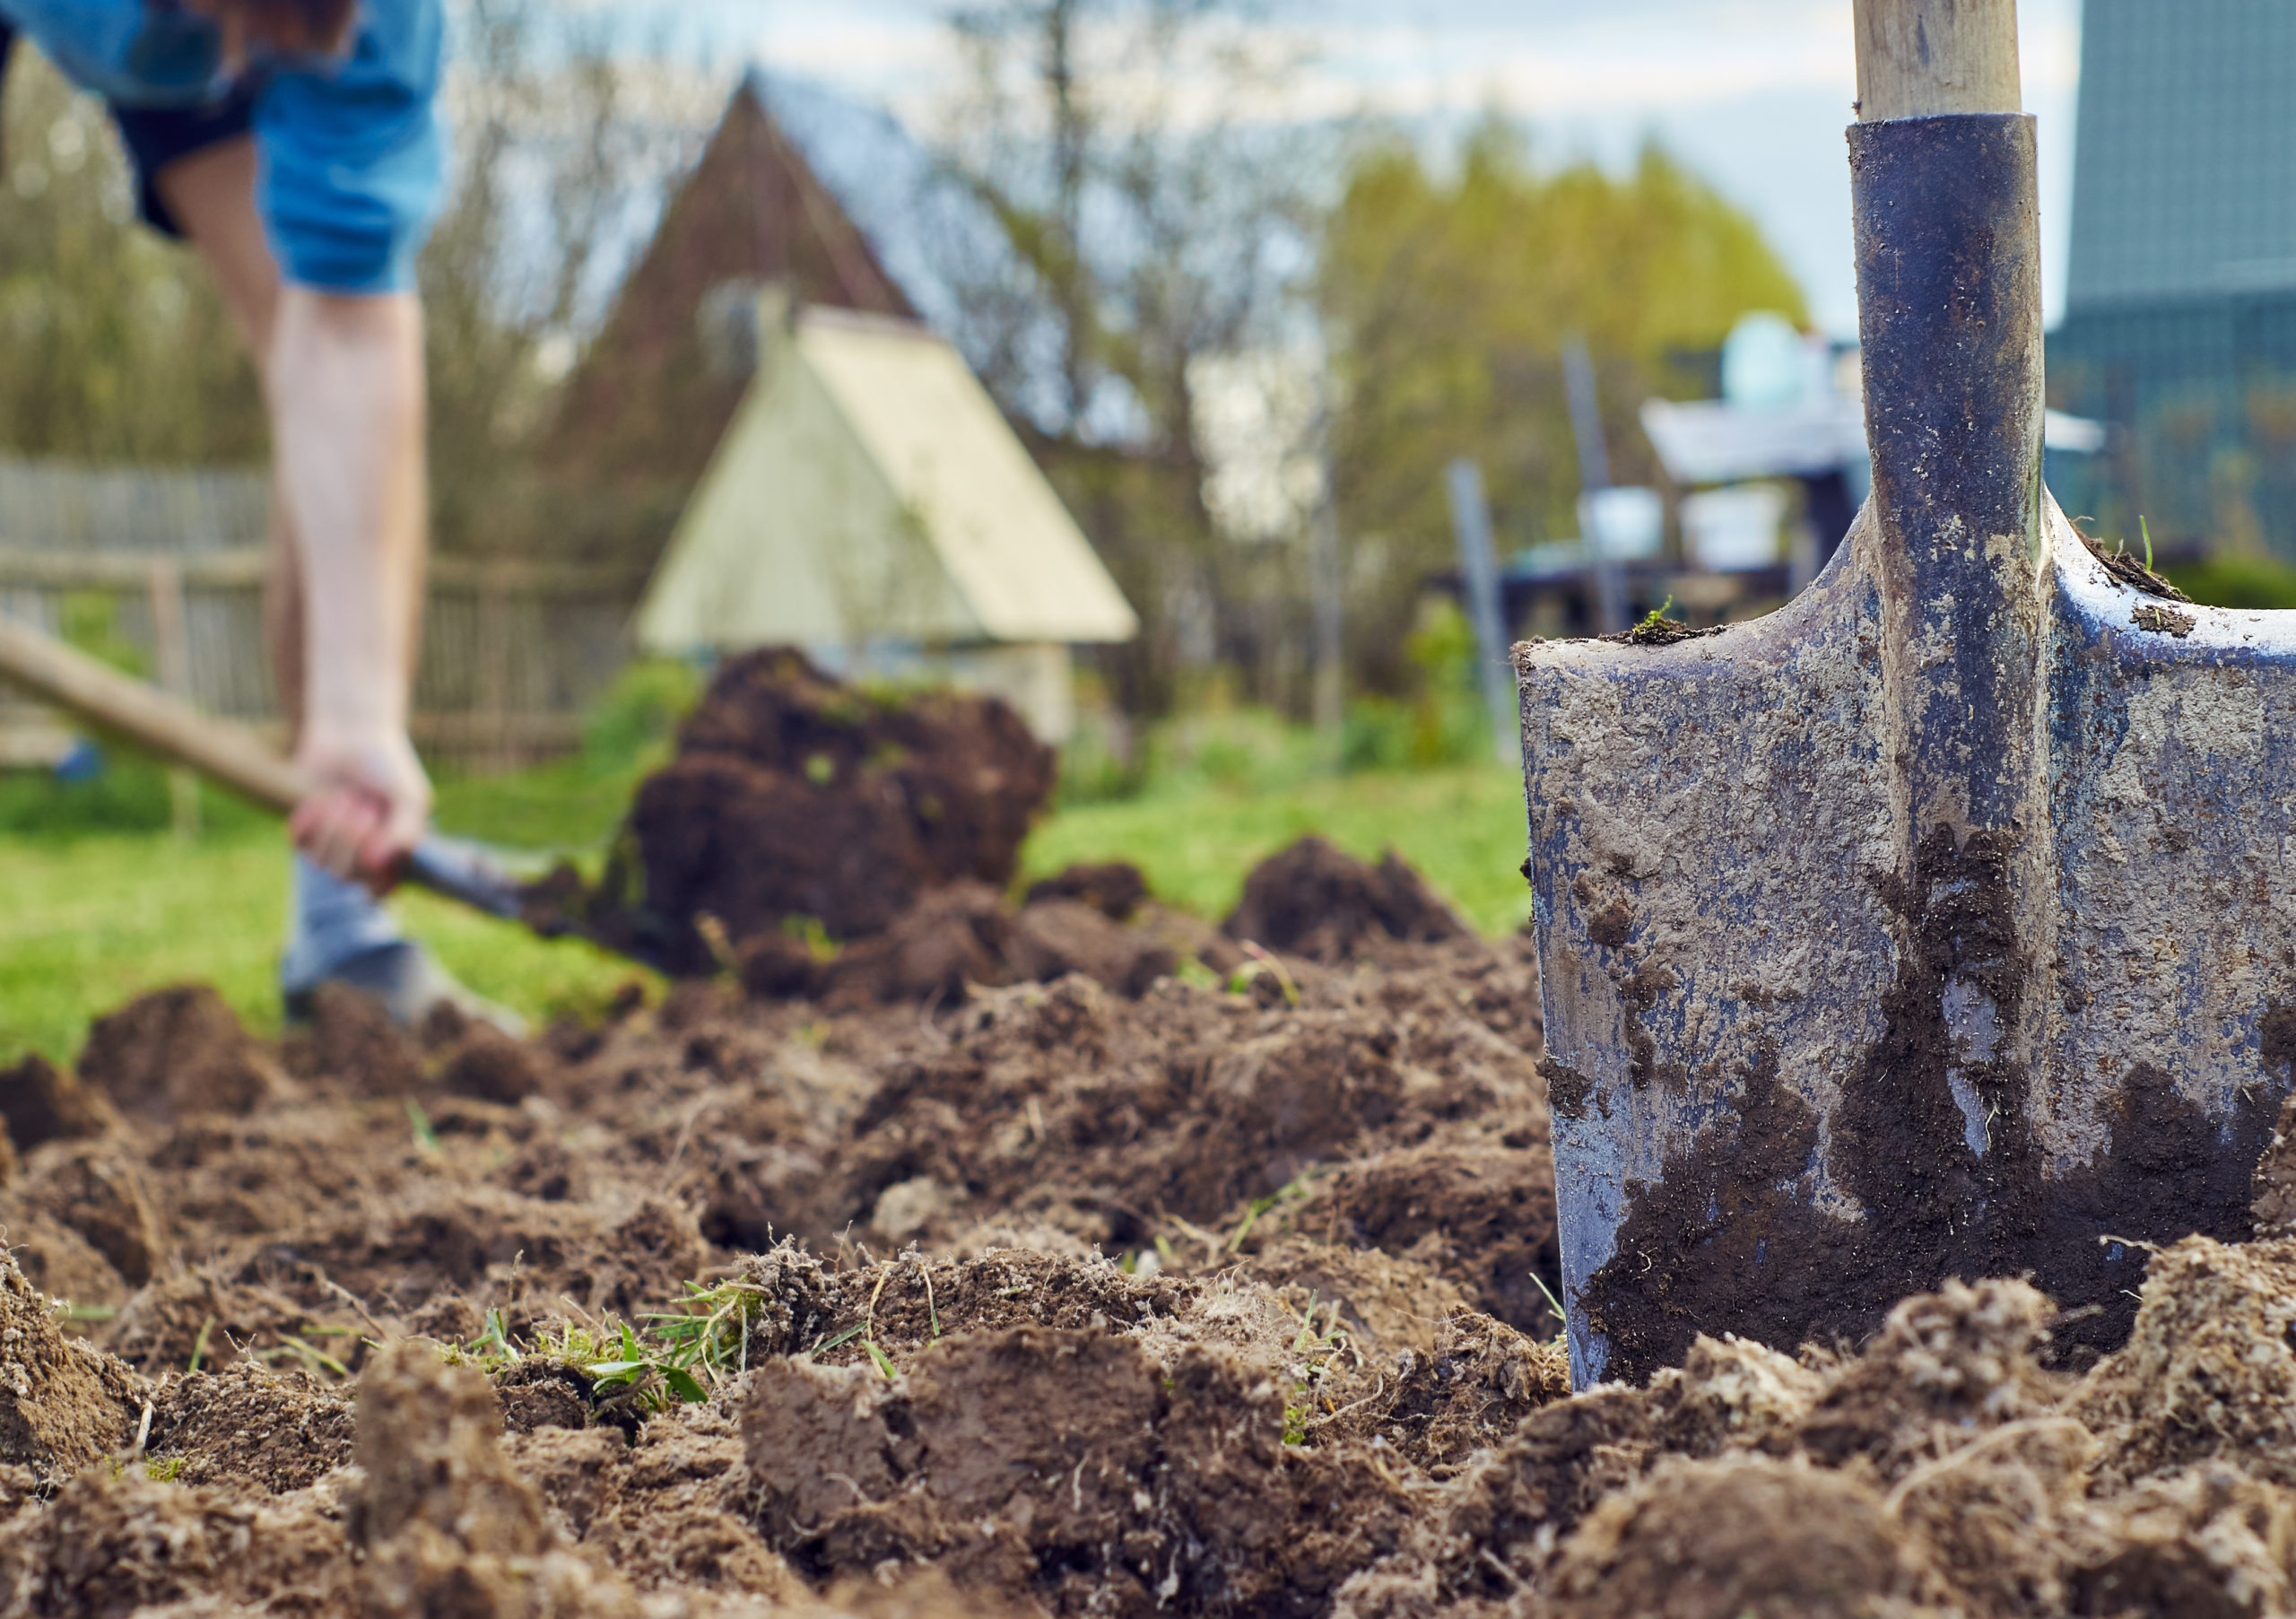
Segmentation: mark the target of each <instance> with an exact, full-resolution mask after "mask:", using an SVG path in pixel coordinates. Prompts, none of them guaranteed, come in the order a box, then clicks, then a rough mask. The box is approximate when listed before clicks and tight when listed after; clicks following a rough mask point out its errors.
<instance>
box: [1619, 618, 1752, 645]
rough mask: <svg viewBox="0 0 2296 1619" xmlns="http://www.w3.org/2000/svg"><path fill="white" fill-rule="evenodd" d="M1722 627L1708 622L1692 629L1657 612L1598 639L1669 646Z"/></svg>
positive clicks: (1620, 642)
mask: <svg viewBox="0 0 2296 1619" xmlns="http://www.w3.org/2000/svg"><path fill="white" fill-rule="evenodd" d="M1721 632H1722V627H1721V626H1720V625H1719V624H1709V625H1708V626H1707V627H1706V628H1705V629H1703V630H1693V629H1692V628H1691V627H1690V626H1689V625H1688V624H1686V623H1684V622H1683V621H1682V620H1681V619H1678V618H1667V617H1665V615H1663V614H1657V613H1653V614H1649V615H1648V617H1645V618H1642V619H1639V620H1637V621H1636V622H1634V623H1633V624H1632V625H1631V626H1630V627H1628V628H1627V629H1624V630H1613V631H1611V633H1609V634H1608V635H1604V636H1597V637H1596V640H1606V641H1615V642H1616V643H1618V644H1619V645H1621V646H1626V647H1671V646H1673V645H1674V643H1675V642H1677V641H1685V640H1699V639H1700V637H1701V636H1708V635H1719V634H1720V633H1721Z"/></svg>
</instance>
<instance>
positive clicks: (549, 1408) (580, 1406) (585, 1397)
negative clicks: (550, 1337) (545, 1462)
mask: <svg viewBox="0 0 2296 1619" xmlns="http://www.w3.org/2000/svg"><path fill="white" fill-rule="evenodd" d="M494 1394H495V1398H496V1400H497V1401H498V1402H499V1403H500V1406H501V1407H502V1428H503V1432H506V1433H532V1432H535V1430H536V1429H538V1428H572V1429H577V1430H579V1429H584V1428H587V1427H588V1426H589V1425H590V1380H589V1379H588V1378H587V1376H586V1375H584V1374H583V1373H581V1372H579V1371H575V1370H574V1368H572V1367H571V1366H568V1365H564V1364H562V1363H561V1362H556V1361H544V1360H526V1361H520V1362H518V1363H517V1365H515V1366H513V1367H511V1368H510V1369H509V1371H505V1372H503V1373H502V1374H501V1375H500V1377H498V1378H496V1379H495V1380H494Z"/></svg>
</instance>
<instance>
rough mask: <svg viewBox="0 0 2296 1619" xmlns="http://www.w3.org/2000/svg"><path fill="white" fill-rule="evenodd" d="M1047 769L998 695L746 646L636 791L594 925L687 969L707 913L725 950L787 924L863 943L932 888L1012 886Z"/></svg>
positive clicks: (708, 965) (707, 953)
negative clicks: (857, 679) (893, 687)
mask: <svg viewBox="0 0 2296 1619" xmlns="http://www.w3.org/2000/svg"><path fill="white" fill-rule="evenodd" d="M1052 775H1053V755H1052V752H1051V750H1050V749H1048V748H1047V747H1045V746H1044V745H1043V744H1041V743H1039V742H1038V741H1037V740H1036V739H1035V738H1034V737H1032V736H1030V735H1029V732H1028V728H1027V727H1026V726H1025V725H1023V724H1022V721H1021V718H1020V717H1019V716H1018V715H1016V714H1015V713H1014V712H1013V710H1012V709H1010V708H1008V707H1006V706H1005V704H1004V703H1002V702H1000V701H996V700H995V699H993V698H982V697H969V696H963V695H961V694H958V693H955V692H920V693H914V694H907V695H902V696H899V697H895V696H889V695H885V694H882V693H878V692H870V691H864V690H861V689H858V688H856V687H851V686H846V685H842V684H839V683H837V682H835V681H832V680H831V679H830V678H828V677H827V676H825V675H822V673H821V671H819V670H818V669H816V668H814V667H813V665H812V664H810V663H808V662H807V661H806V660H805V658H804V657H803V656H802V655H801V654H799V653H797V652H795V651H791V650H787V649H783V650H768V651H761V652H756V653H752V654H751V655H749V656H747V657H741V658H736V659H735V660H733V661H732V662H730V663H728V664H726V666H724V667H723V668H722V669H721V670H720V671H719V673H718V678H717V679H716V681H715V682H713V683H712V684H711V686H710V688H709V692H708V694H707V695H706V696H704V697H703V699H702V701H701V702H700V705H699V706H698V707H697V708H696V709H694V711H693V712H692V713H691V715H690V716H688V717H687V719H686V721H685V723H684V725H683V727H681V728H680V730H679V734H678V752H677V756H676V758H675V759H674V761H673V762H671V763H670V764H669V765H668V766H667V767H666V768H665V769H664V770H660V771H658V772H657V773H656V774H655V775H654V776H652V777H650V778H648V780H647V781H646V783H645V785H644V786H642V787H641V788H639V792H638V796H637V799H636V801H635V802H634V803H633V804H632V805H631V812H630V819H629V822H628V823H627V826H626V828H625V832H624V837H623V840H622V843H621V845H620V846H619V847H618V849H617V851H616V853H615V855H614V856H613V859H612V860H611V862H610V864H609V866H608V869H607V872H606V875H605V878H604V882H603V883H602V885H601V886H600V888H599V890H598V892H597V893H596V895H595V896H593V897H592V899H591V900H590V901H589V902H588V907H587V909H588V912H589V917H590V921H591V923H592V925H593V926H594V927H596V928H597V929H598V930H599V931H600V933H601V934H602V936H605V937H607V938H608V939H609V941H615V940H621V941H626V942H635V943H638V944H641V945H642V946H643V947H645V948H646V949H647V950H648V952H649V953H651V954H653V955H654V956H655V957H656V958H657V959H659V960H662V961H663V962H665V964H666V965H668V966H669V967H670V968H672V969H673V970H674V971H679V972H687V973H697V972H707V971H710V970H711V969H712V967H713V966H714V965H715V964H716V961H717V954H718V953H717V951H715V950H713V949H712V947H711V945H710V943H709V938H708V936H707V935H706V934H705V932H704V931H703V930H702V929H701V928H700V927H699V926H698V924H697V919H698V918H701V917H703V916H708V917H710V918H715V920H716V924H717V926H718V927H720V928H722V929H723V933H724V937H725V939H726V940H727V941H729V942H730V943H731V944H735V945H738V944H742V943H743V942H744V941H746V940H749V939H752V938H755V937H758V936H761V935H764V934H770V933H775V932H778V931H779V930H780V928H781V927H782V926H783V924H784V923H785V922H787V921H796V920H809V921H811V922H812V923H813V924H816V925H818V926H819V927H822V928H825V929H826V930H827V931H828V933H829V934H830V936H832V937H834V938H837V939H840V940H854V939H861V938H865V937H867V936H871V935H873V934H877V933H881V932H883V930H884V929H885V928H887V927H891V925H892V924H893V922H894V921H895V919H896V918H899V917H900V916H901V915H902V914H903V913H904V912H906V911H907V910H909V908H910V906H911V905H913V904H914V903H915V902H916V901H917V900H918V896H919V895H921V894H923V893H925V892H927V891H928V890H930V889H933V888H936V887H940V886H943V885H945V884H947V883H954V882H958V881H960V880H966V879H970V880H971V881H974V882H978V883H987V884H989V885H990V886H992V887H1002V886H1003V885H1004V884H1005V883H1007V882H1009V881H1010V880H1011V878H1012V875H1013V865H1014V862H1015V860H1016V858H1017V857H1018V855H1019V852H1020V847H1021V840H1022V838H1023V837H1025V836H1026V835H1027V832H1028V830H1029V824H1030V822H1031V820H1032V819H1033V817H1034V816H1035V814H1036V813H1037V811H1038V810H1039V808H1040V807H1041V806H1042V805H1043V804H1044V802H1045V799H1046V797H1047V796H1048V794H1049V792H1050V791H1051V788H1052ZM832 829H833V835H832Z"/></svg>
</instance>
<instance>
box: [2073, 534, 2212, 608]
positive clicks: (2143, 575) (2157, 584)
mask: <svg viewBox="0 0 2296 1619" xmlns="http://www.w3.org/2000/svg"><path fill="white" fill-rule="evenodd" d="M2081 543H2082V544H2083V545H2086V546H2087V547H2088V548H2089V554H2090V555H2091V556H2092V557H2095V558H2096V559H2097V560H2098V561H2100V562H2102V563H2103V564H2104V565H2105V571H2106V572H2107V573H2109V574H2111V575H2112V576H2113V580H2114V582H2115V583H2117V584H2122V585H2126V586H2127V587H2128V588H2130V589H2132V590H2142V591H2143V592H2144V594H2145V595H2147V596H2159V597H2161V599H2162V600H2163V601H2171V602H2190V601H2191V600H2192V597H2190V596H2187V595H2186V594H2185V593H2184V592H2183V591H2181V590H2179V589H2178V588H2176V587H2175V586H2174V585H2171V584H2170V583H2169V581H2168V580H2167V579H2163V578H2161V576H2160V575H2159V574H2157V573H2155V572H2153V571H2152V570H2151V569H2150V568H2147V567H2146V566H2145V565H2144V563H2142V562H2140V561H2137V560H2136V559H2135V557H2133V556H2131V555H2129V554H2128V553H2127V552H2126V551H2107V550H2106V549H2105V548H2104V546H2103V545H2102V544H2100V543H2099V542H2097V541H2095V540H2092V539H2091V538H2090V537H2089V536H2088V535H2085V534H2084V535H2082V536H2081ZM2177 616H2179V617H2180V618H2181V617H2183V616H2184V615H2183V614H2178V615H2177ZM2144 627H2145V628H2150V626H2149V625H2147V626H2144ZM2186 627H2187V629H2189V628H2190V627H2191V621H2190V620H2189V619H2187V620H2186Z"/></svg>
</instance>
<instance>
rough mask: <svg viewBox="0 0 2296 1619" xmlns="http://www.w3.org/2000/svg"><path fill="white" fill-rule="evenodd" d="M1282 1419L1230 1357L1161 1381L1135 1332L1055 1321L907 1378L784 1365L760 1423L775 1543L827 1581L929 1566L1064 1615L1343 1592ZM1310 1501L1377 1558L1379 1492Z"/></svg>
mask: <svg viewBox="0 0 2296 1619" xmlns="http://www.w3.org/2000/svg"><path fill="white" fill-rule="evenodd" d="M1283 1426H1284V1413H1283V1397H1282V1395H1281V1393H1280V1392H1279V1391H1278V1389H1277V1388H1275V1387H1274V1385H1273V1384H1272V1383H1269V1382H1266V1381H1264V1380H1260V1379H1259V1378H1258V1377H1257V1374H1255V1373H1253V1372H1251V1371H1247V1370H1246V1369H1245V1368H1244V1367H1242V1366H1241V1365H1239V1363H1238V1362H1235V1361H1234V1360H1233V1359H1232V1358H1231V1357H1228V1356H1226V1355H1223V1354H1220V1353H1218V1352H1216V1351H1210V1350H1205V1349H1197V1348H1189V1349H1187V1350H1184V1351H1182V1352H1181V1353H1180V1354H1179V1355H1178V1357H1177V1358H1176V1360H1175V1361H1174V1362H1172V1363H1171V1364H1170V1366H1168V1367H1166V1368H1163V1369H1161V1371H1160V1369H1159V1368H1158V1367H1157V1366H1156V1365H1154V1364H1153V1363H1152V1362H1151V1361H1150V1360H1149V1358H1148V1357H1147V1355H1146V1354H1144V1351H1143V1350H1142V1348H1141V1347H1140V1346H1139V1345H1137V1344H1136V1343H1135V1342H1133V1341H1131V1340H1129V1339H1127V1338H1123V1337H1117V1336H1109V1335H1108V1334H1106V1333H1095V1332H1074V1331H1059V1330H1053V1329H1047V1328H1041V1327H1021V1328H1016V1329H1013V1330H1010V1331H1005V1332H996V1333H988V1334H979V1335H974V1336H966V1337H961V1338H950V1339H947V1340H944V1341H943V1342H941V1343H938V1344H935V1345H932V1346H931V1347H929V1348H927V1349H926V1350H925V1351H923V1352H922V1353H920V1354H918V1355H917V1356H916V1357H915V1359H914V1360H913V1361H912V1362H910V1364H909V1366H908V1367H907V1368H906V1369H904V1371H903V1372H902V1375H901V1376H900V1377H899V1378H898V1379H897V1380H893V1381H891V1382H888V1381H887V1380H885V1379H884V1377H883V1374H882V1373H881V1372H880V1371H877V1370H876V1369H875V1368H874V1367H855V1368H844V1369H839V1368H831V1367H822V1366H815V1365H813V1364H810V1363H808V1362H804V1361H802V1360H799V1361H777V1362H770V1363H769V1364H768V1365H767V1366H765V1367H763V1368H761V1370H760V1371H759V1372H758V1373H757V1374H756V1376H755V1377H754V1378H753V1379H752V1385H751V1391H750V1397H749V1405H748V1407H747V1410H746V1413H745V1414H744V1420H743V1427H744V1435H745V1439H746V1443H747V1446H748V1458H749V1467H750V1471H751V1473H752V1475H753V1476H754V1477H755V1478H756V1480H757V1482H758V1484H759V1485H760V1487H761V1501H762V1511H761V1520H762V1522H763V1524H764V1525H765V1528H766V1531H767V1535H768V1537H769V1539H770V1540H771V1541H772V1542H773V1543H774V1544H775V1545H778V1547H780V1548H781V1549H782V1550H783V1551H784V1553H785V1554H787V1555H788V1556H789V1557H790V1558H791V1559H792V1561H793V1562H794V1563H795V1564H796V1566H797V1567H798V1568H800V1569H801V1570H803V1571H805V1572H807V1573H808V1574H809V1575H811V1576H812V1577H813V1578H815V1579H817V1580H820V1579H827V1578H830V1577H832V1576H835V1575H838V1574H840V1573H852V1574H859V1573H864V1572H866V1571H890V1570H897V1569H899V1568H900V1566H902V1565H904V1564H907V1563H911V1562H922V1561H928V1560H929V1561H932V1562H936V1563H937V1564H938V1566H939V1567H940V1569H941V1570H942V1571H943V1572H944V1573H945V1574H947V1575H948V1576H949V1578H950V1579H951V1580H952V1581H954V1582H955V1583H956V1584H957V1585H959V1586H960V1587H961V1588H970V1589H983V1590H986V1591H987V1592H990V1593H993V1594H1001V1595H1004V1596H1005V1597H1009V1598H1013V1599H1015V1600H1019V1599H1025V1598H1029V1597H1033V1598H1034V1599H1035V1600H1036V1601H1037V1602H1038V1603H1039V1604H1041V1605H1042V1606H1044V1607H1045V1608H1047V1609H1048V1610H1050V1611H1051V1612H1052V1613H1055V1614H1059V1615H1068V1614H1082V1613H1118V1614H1135V1613H1137V1614H1142V1615H1145V1614H1149V1613H1152V1612H1155V1611H1158V1610H1159V1609H1162V1610H1165V1611H1175V1612H1179V1613H1204V1612H1220V1611H1238V1610H1242V1611H1252V1610H1253V1609H1254V1607H1255V1605H1256V1604H1258V1603H1262V1602H1265V1601H1267V1600H1268V1599H1269V1598H1271V1597H1273V1596H1274V1594H1275V1593H1277V1592H1286V1593H1287V1594H1289V1595H1291V1597H1293V1598H1294V1599H1295V1600H1296V1601H1299V1602H1300V1603H1301V1604H1302V1605H1303V1606H1308V1605H1312V1604H1313V1601H1314V1598H1315V1597H1316V1595H1317V1594H1318V1592H1319V1591H1322V1590H1328V1589H1331V1588H1332V1587H1333V1586H1335V1585H1336V1583H1337V1576H1338V1574H1339V1573H1340V1572H1342V1571H1335V1570H1333V1569H1331V1568H1329V1567H1327V1566H1317V1565H1318V1563H1319V1562H1322V1560H1323V1559H1324V1558H1326V1557H1327V1556H1328V1555H1329V1554H1330V1551H1331V1548H1332V1543H1331V1542H1330V1541H1318V1540H1316V1539H1315V1538H1313V1537H1311V1536H1309V1535H1308V1534H1307V1533H1306V1532H1305V1531H1306V1528H1307V1519H1306V1515H1305V1509H1307V1507H1308V1503H1307V1502H1306V1501H1302V1500H1301V1499H1300V1496H1301V1493H1302V1492H1301V1491H1300V1489H1299V1487H1298V1486H1297V1485H1295V1484H1293V1482H1292V1475H1291V1473H1290V1472H1289V1470H1287V1468H1286V1467H1285V1466H1284V1458H1283V1449H1284V1447H1283V1442H1282V1441H1283ZM1322 1482H1324V1483H1326V1484H1330V1483H1332V1482H1334V1481H1329V1480H1325V1481H1322ZM1374 1482H1375V1481H1373V1480H1371V1479H1370V1478H1360V1479H1358V1480H1357V1481H1356V1483H1357V1485H1358V1487H1359V1488H1362V1487H1363V1486H1366V1485H1372V1484H1374ZM1369 1493H1370V1494H1372V1495H1373V1496H1375V1497H1376V1496H1377V1495H1378V1491H1377V1490H1376V1488H1375V1489H1373V1490H1371V1491H1370V1492H1369ZM1312 1510H1314V1511H1315V1513H1316V1514H1317V1515H1318V1517H1323V1516H1325V1515H1330V1516H1332V1517H1335V1518H1337V1519H1339V1523H1340V1526H1341V1533H1340V1535H1339V1536H1338V1537H1337V1538H1338V1539H1339V1540H1342V1541H1344V1540H1346V1539H1347V1538H1349V1537H1350V1536H1351V1535H1352V1536H1356V1537H1358V1538H1357V1544H1355V1545H1351V1546H1348V1547H1347V1548H1346V1549H1347V1550H1348V1551H1349V1552H1351V1553H1352V1554H1353V1555H1354V1556H1355V1557H1357V1558H1361V1557H1362V1556H1363V1555H1365V1554H1367V1552H1368V1550H1369V1549H1370V1548H1369V1547H1368V1546H1367V1545H1364V1544H1362V1543H1361V1538H1360V1537H1361V1536H1362V1535H1363V1534H1364V1532H1365V1531H1366V1530H1367V1529H1368V1528H1370V1524H1371V1520H1372V1519H1375V1518H1376V1517H1377V1516H1378V1514H1377V1513H1375V1512H1372V1511H1369V1510H1365V1503H1364V1502H1362V1501H1358V1502H1355V1503H1353V1506H1352V1511H1353V1512H1354V1514H1355V1515H1356V1521H1355V1522H1353V1523H1350V1522H1349V1510H1350V1509H1342V1508H1341V1507H1340V1504H1339V1503H1338V1502H1337V1501H1333V1500H1332V1499H1331V1498H1330V1496H1329V1495H1328V1494H1326V1493H1323V1492H1320V1491H1319V1492H1317V1493H1316V1494H1315V1499H1314V1501H1313V1509H1312ZM1390 1510H1391V1509H1390ZM1391 1527H1392V1525H1390V1528H1391ZM1303 1562H1305V1563H1306V1565H1307V1566H1302V1564H1303ZM888 1565H890V1570H889V1568H888Z"/></svg>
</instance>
